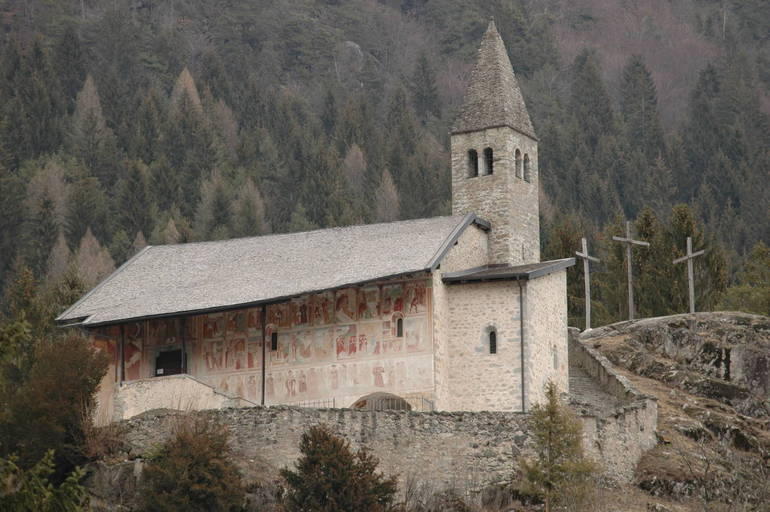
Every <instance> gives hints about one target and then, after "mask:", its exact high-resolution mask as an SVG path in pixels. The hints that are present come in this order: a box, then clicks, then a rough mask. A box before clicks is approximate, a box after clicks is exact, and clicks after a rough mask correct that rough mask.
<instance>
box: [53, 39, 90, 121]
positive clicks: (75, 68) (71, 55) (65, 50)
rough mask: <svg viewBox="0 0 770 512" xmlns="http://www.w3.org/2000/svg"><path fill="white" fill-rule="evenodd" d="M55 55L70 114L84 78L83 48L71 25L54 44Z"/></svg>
mask: <svg viewBox="0 0 770 512" xmlns="http://www.w3.org/2000/svg"><path fill="white" fill-rule="evenodd" d="M55 55H56V57H55V59H54V65H55V69H56V75H57V76H58V77H59V80H60V81H61V86H62V93H63V94H64V98H65V100H66V102H67V112H68V113H70V114H71V113H72V111H73V110H74V109H75V97H76V95H77V93H78V91H79V90H80V88H81V87H82V86H83V81H84V80H85V78H86V63H85V58H84V55H83V48H82V46H81V44H80V38H79V37H78V35H77V33H76V32H75V28H74V26H73V25H68V26H67V28H66V29H65V30H64V34H63V35H62V37H61V40H60V41H59V43H58V44H57V45H56V46H55Z"/></svg>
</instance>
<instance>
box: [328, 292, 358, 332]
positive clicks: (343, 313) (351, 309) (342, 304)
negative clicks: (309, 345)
mask: <svg viewBox="0 0 770 512" xmlns="http://www.w3.org/2000/svg"><path fill="white" fill-rule="evenodd" d="M357 304H358V300H357V294H356V289H355V288H346V289H344V290H338V291H337V293H335V294H334V319H335V321H336V322H337V323H338V324H346V323H351V322H355V321H356V311H357Z"/></svg>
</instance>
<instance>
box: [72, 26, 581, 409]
mask: <svg viewBox="0 0 770 512" xmlns="http://www.w3.org/2000/svg"><path fill="white" fill-rule="evenodd" d="M537 150H538V140H537V137H536V135H535V131H534V129H533V127H532V123H531V121H530V118H529V114H528V113H527V109H526V106H525V104H524V99H523V97H522V94H521V90H520V89H519V85H518V83H517V80H516V76H515V74H514V71H513V68H512V66H511V63H510V60H509V58H508V54H507V52H506V49H505V46H504V44H503V41H502V39H501V37H500V35H499V34H498V32H497V30H496V28H495V26H494V22H492V23H490V25H489V28H488V29H487V31H486V33H485V35H484V37H483V40H482V42H481V46H480V48H479V51H478V56H477V61H476V64H475V67H474V69H473V72H472V75H471V77H470V81H469V86H468V90H467V92H466V95H465V99H464V103H463V106H462V109H461V111H460V113H459V116H458V118H457V120H456V122H455V124H454V126H453V128H452V133H451V171H452V215H451V216H447V217H435V218H428V219H418V220H407V221H399V222H391V223H384V224H371V225H357V226H349V227H342V228H332V229H321V230H316V231H309V232H302V233H291V234H276V235H267V236H259V237H250V238H239V239H232V240H223V241H214V242H200V243H188V244H180V245H165V246H150V247H146V248H145V249H143V250H142V251H141V252H139V253H138V254H136V255H135V256H134V257H133V258H131V259H130V260H129V261H128V262H126V263H125V264H124V265H123V266H121V267H120V268H119V269H118V270H116V271H115V272H114V273H113V274H112V275H111V276H109V277H108V278H107V279H105V280H104V281H103V282H102V283H100V284H99V285H98V286H96V287H95V288H94V289H93V290H91V291H90V292H88V293H87V294H86V295H85V296H84V297H82V298H81V299H80V300H79V301H78V302H77V303H75V304H74V305H73V306H72V307H70V308H69V309H68V310H67V311H65V312H64V313H62V314H61V315H60V316H59V317H58V318H57V322H58V323H59V324H60V325H63V326H72V327H75V326H76V327H78V328H80V329H82V330H83V331H84V332H85V333H86V334H87V335H88V336H89V337H90V338H91V339H92V341H93V344H94V346H95V347H97V348H98V349H99V350H103V351H105V353H107V354H108V356H109V359H110V366H109V370H108V372H107V374H106V376H105V377H104V378H103V380H102V383H101V386H100V391H99V395H98V403H99V406H98V412H97V422H99V423H105V422H109V421H116V420H120V419H125V418H128V417H131V416H134V415H136V414H140V413H141V412H144V411H146V410H150V409H156V408H173V409H187V410H190V409H192V410H194V409H208V408H221V407H233V406H235V407H239V406H253V405H264V406H271V405H297V406H310V407H337V408H341V407H342V408H345V407H369V406H371V404H372V403H375V402H376V399H377V397H387V398H388V400H387V401H385V402H382V403H394V402H397V403H399V404H405V406H406V408H414V409H415V410H442V411H481V410H487V411H528V410H529V408H530V407H531V406H532V405H533V404H534V403H537V402H539V401H541V400H542V398H543V387H544V385H545V383H546V382H547V381H548V380H549V379H550V380H553V381H554V382H555V383H556V384H557V385H558V386H559V387H560V389H561V390H563V391H565V392H566V391H568V389H567V388H568V356H567V294H566V285H567V282H566V269H567V267H569V266H571V265H573V264H574V260H573V259H571V258H569V259H563V260H556V261H546V262H541V261H540V234H539V230H540V226H539V207H538V187H539V185H538V180H539V176H538V157H537Z"/></svg>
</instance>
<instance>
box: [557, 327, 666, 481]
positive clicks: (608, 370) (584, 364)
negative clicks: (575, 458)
mask: <svg viewBox="0 0 770 512" xmlns="http://www.w3.org/2000/svg"><path fill="white" fill-rule="evenodd" d="M569 357H570V361H571V364H573V365H575V366H578V367H580V368H582V369H583V370H584V371H585V372H586V373H588V375H589V376H590V377H591V378H593V379H594V380H595V381H596V382H598V383H599V385H600V386H601V388H602V390H603V391H605V392H607V393H609V394H611V395H612V396H614V397H615V398H617V399H618V401H619V404H620V405H619V406H617V407H616V408H614V410H612V411H610V412H609V413H608V414H601V415H590V416H589V415H583V416H582V417H581V419H582V421H583V437H584V445H585V447H586V451H587V453H588V454H589V455H590V456H592V457H593V458H594V459H595V460H599V461H601V462H602V465H603V467H604V471H605V474H606V475H607V476H608V477H612V478H613V479H614V480H617V481H621V482H627V481H630V480H631V479H632V478H633V476H634V468H635V466H636V462H638V461H639V459H641V457H642V455H643V454H644V452H645V451H646V450H649V449H651V448H653V447H654V446H655V445H656V443H657V436H656V429H657V424H658V403H657V401H656V400H655V399H654V398H652V397H650V396H647V395H644V394H642V393H639V392H638V391H637V390H635V389H634V388H633V386H631V383H630V382H629V381H628V379H626V378H625V377H623V376H622V375H620V374H618V373H617V371H615V369H614V368H613V367H612V364H611V363H610V362H609V361H608V360H607V359H606V358H605V357H604V356H602V355H601V354H599V353H598V352H597V351H596V350H594V349H592V348H591V347H589V346H588V345H587V344H585V343H582V342H581V341H580V335H579V332H578V330H577V329H574V328H571V329H570V335H569ZM624 457H625V458H627V459H628V460H624ZM629 461H633V464H629Z"/></svg>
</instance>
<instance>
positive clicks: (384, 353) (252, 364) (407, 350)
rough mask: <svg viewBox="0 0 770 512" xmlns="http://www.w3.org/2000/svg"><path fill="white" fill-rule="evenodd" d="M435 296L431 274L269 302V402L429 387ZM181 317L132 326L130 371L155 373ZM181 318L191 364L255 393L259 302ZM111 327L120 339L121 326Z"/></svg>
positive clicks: (130, 375) (227, 386)
mask: <svg viewBox="0 0 770 512" xmlns="http://www.w3.org/2000/svg"><path fill="white" fill-rule="evenodd" d="M429 301H430V294H429V290H428V289H426V282H425V281H424V280H419V281H405V282H396V283H394V282H390V283H387V284H383V285H368V286H365V287H360V288H345V289H341V290H337V291H336V292H323V293H318V294H313V295H309V296H307V297H304V298H301V299H295V300H291V301H289V302H285V303H281V304H275V305H270V306H268V307H267V311H266V318H267V325H266V329H265V331H266V333H267V335H268V337H269V336H270V333H271V332H272V330H273V329H276V330H277V331H278V350H275V351H272V350H270V348H269V347H266V348H267V351H266V352H265V355H267V357H268V365H269V366H268V371H267V372H266V374H265V394H266V396H267V397H268V399H269V401H270V402H272V403H280V402H299V401H304V400H316V399H324V398H328V397H329V396H334V395H337V396H348V395H355V394H358V393H362V394H363V393H366V392H372V391H376V390H377V389H383V390H385V389H387V390H392V391H398V390H414V389H423V388H429V387H430V386H431V385H432V377H431V375H432V373H431V370H430V369H431V367H432V356H431V355H430V350H431V338H430V331H429V325H430V315H429V309H430V308H429ZM398 318H403V319H404V324H403V325H404V333H403V336H402V337H399V336H397V333H396V321H395V320H396V319H398ZM179 325H180V324H179V320H178V319H176V318H169V319H156V320H150V321H146V322H141V323H133V324H127V325H126V343H125V345H124V357H125V359H124V362H125V378H126V379H127V380H135V379H139V378H144V377H150V376H152V373H153V367H154V364H155V362H154V360H153V358H154V357H155V350H156V349H154V348H153V347H162V346H170V345H178V344H180V343H181V336H180V335H179V333H178V332H177V331H178V329H179ZM185 326H186V329H185V331H186V332H185V340H186V342H187V343H189V345H188V353H189V354H191V355H192V357H191V360H190V361H189V368H188V369H189V371H190V373H191V374H192V375H194V376H196V377H198V378H200V379H201V380H203V381H204V382H207V383H208V384H210V385H212V386H215V387H217V388H219V389H220V390H221V391H224V392H229V393H234V394H237V395H240V396H242V397H244V398H246V399H247V400H252V401H255V402H258V401H259V400H260V399H261V393H262V388H261V385H262V372H261V365H262V357H263V347H262V339H261V338H262V310H261V308H259V307H256V308H249V309H243V310H237V311H228V312H220V313H211V314H202V315H198V316H195V317H188V319H187V320H186V321H185ZM113 330H115V331H116V332H115V333H113V334H115V336H116V337H115V338H112V339H113V340H117V339H118V336H119V328H113ZM105 333H106V334H109V333H108V332H107V331H106V330H105ZM115 345H116V346H117V344H115ZM148 348H150V350H148ZM113 350H114V349H113Z"/></svg>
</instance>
